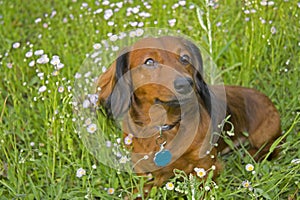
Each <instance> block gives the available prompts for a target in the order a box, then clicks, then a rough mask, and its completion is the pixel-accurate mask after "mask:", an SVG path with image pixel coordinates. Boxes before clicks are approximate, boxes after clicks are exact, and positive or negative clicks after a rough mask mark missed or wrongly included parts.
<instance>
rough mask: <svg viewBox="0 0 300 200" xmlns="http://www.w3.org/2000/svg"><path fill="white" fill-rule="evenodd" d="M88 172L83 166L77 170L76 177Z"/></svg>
mask: <svg viewBox="0 0 300 200" xmlns="http://www.w3.org/2000/svg"><path fill="white" fill-rule="evenodd" d="M85 174H86V171H85V170H84V169H82V168H79V169H78V170H77V172H76V177H78V178H81V177H82V176H84V175H85Z"/></svg>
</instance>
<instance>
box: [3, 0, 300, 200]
mask: <svg viewBox="0 0 300 200" xmlns="http://www.w3.org/2000/svg"><path fill="white" fill-rule="evenodd" d="M122 2H123V1H122ZM195 2H198V1H195ZM199 2H200V1H199ZM201 2H202V3H192V1H189V0H188V1H178V0H171V1H159V0H153V1H134V0H132V1H131V0H127V1H124V2H123V3H121V1H114V0H111V1H107V0H104V1H102V0H91V1H84V2H83V1H79V0H69V1H67V0H65V1H58V0H57V1H54V0H53V1H48V0H34V1H23V0H0V79H1V81H0V199H1V200H2V199H84V198H85V199H123V198H124V197H125V196H128V195H129V194H130V193H131V192H132V188H133V187H140V186H141V185H142V183H143V181H144V180H143V179H142V178H141V177H137V176H136V175H135V174H133V173H125V172H122V171H119V170H115V169H113V168H110V167H108V166H106V165H104V164H103V162H101V159H100V160H99V159H97V156H94V155H92V154H91V153H90V152H89V150H88V149H87V148H86V146H85V145H84V143H83V140H82V137H81V131H80V130H78V126H77V125H78V123H80V122H79V121H80V120H81V118H80V117H78V116H77V114H76V112H73V108H72V101H73V94H74V90H75V89H76V87H74V83H75V80H76V76H77V75H78V71H79V70H80V69H82V63H83V62H84V60H85V59H86V57H87V54H90V53H91V52H93V51H94V49H95V48H97V45H99V43H101V41H102V40H106V39H107V38H109V37H110V36H111V35H114V34H119V33H121V32H127V31H130V30H133V29H137V28H149V27H154V28H166V29H169V30H173V31H180V33H182V34H185V35H187V36H189V37H190V38H192V39H193V40H194V41H196V42H198V43H199V44H200V45H201V46H202V47H203V48H204V49H206V50H207V52H210V53H211V57H212V58H213V61H214V62H215V63H216V65H217V67H218V70H219V71H221V73H222V74H221V75H222V78H223V81H224V83H225V84H232V85H243V86H247V87H253V88H256V89H258V90H260V91H262V92H263V93H265V94H266V95H268V96H269V97H270V98H271V100H272V101H273V102H274V104H275V105H276V107H277V108H278V110H279V112H280V114H281V119H282V130H283V137H282V138H281V139H283V138H284V139H285V140H286V141H285V142H284V144H283V145H282V152H281V154H280V156H279V157H278V158H277V159H275V160H272V161H263V162H260V163H256V162H254V161H253V160H252V159H251V157H249V156H246V157H245V156H241V154H242V152H243V151H244V150H243V149H240V150H235V151H234V152H233V153H231V154H229V155H226V156H224V157H222V158H220V159H221V160H223V162H224V163H225V165H224V169H223V171H222V173H221V175H220V176H219V177H218V179H217V181H216V182H213V181H212V180H209V179H208V180H207V182H205V183H202V180H201V179H196V178H195V177H191V176H189V175H185V174H182V173H181V172H176V176H175V178H173V179H171V180H170V185H172V184H173V185H174V189H173V188H170V187H169V186H170V185H169V186H168V187H166V186H165V187H161V188H154V189H153V190H152V191H151V194H150V198H151V199H175V198H182V196H183V195H184V194H186V195H187V198H188V199H200V198H201V197H202V198H203V199H226V200H227V199H272V200H274V199H290V200H292V199H300V195H299V193H300V181H299V180H300V160H299V159H300V148H299V147H300V124H299V123H300V116H299V113H300V81H299V77H300V67H299V64H300V37H299V32H300V24H299V20H300V19H299V15H300V12H299V11H300V3H299V2H297V1H295V0H282V1H267V0H253V1H248V0H245V1H234V0H223V1H217V0H215V1H214V0H211V1H208V0H207V2H205V1H201ZM102 45H103V44H102ZM99 74H100V71H99ZM99 74H94V75H93V76H94V77H96V76H98V75H99ZM108 134H114V133H108ZM115 134H117V133H115ZM118 137H121V135H114V136H113V138H118ZM111 142H112V144H113V146H114V144H115V145H117V146H118V142H117V139H116V140H115V141H113V140H112V141H111ZM103 148H109V147H103ZM247 164H252V165H253V166H254V171H251V172H249V171H247V170H246V169H245V166H246V165H247ZM179 179H180V181H179ZM199 185H202V187H201V188H198V187H197V186H199Z"/></svg>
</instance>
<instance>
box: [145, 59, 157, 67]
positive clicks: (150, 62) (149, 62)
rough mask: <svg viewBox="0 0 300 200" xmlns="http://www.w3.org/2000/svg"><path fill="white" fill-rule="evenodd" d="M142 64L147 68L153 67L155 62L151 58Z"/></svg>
mask: <svg viewBox="0 0 300 200" xmlns="http://www.w3.org/2000/svg"><path fill="white" fill-rule="evenodd" d="M144 64H145V65H147V66H148V67H153V66H154V64H155V61H154V60H153V59H152V58H148V59H147V60H146V61H145V63H144Z"/></svg>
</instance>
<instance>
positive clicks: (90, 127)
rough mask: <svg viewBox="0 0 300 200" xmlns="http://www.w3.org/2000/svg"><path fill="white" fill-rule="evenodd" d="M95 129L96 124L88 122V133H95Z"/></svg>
mask: <svg viewBox="0 0 300 200" xmlns="http://www.w3.org/2000/svg"><path fill="white" fill-rule="evenodd" d="M96 130H97V125H96V124H90V125H89V126H88V127H87V131H88V132H89V133H95V131H96Z"/></svg>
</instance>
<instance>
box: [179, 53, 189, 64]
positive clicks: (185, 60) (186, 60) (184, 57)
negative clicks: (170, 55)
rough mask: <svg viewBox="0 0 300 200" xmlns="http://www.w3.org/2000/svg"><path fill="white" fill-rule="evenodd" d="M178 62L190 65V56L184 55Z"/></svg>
mask: <svg viewBox="0 0 300 200" xmlns="http://www.w3.org/2000/svg"><path fill="white" fill-rule="evenodd" d="M179 61H180V62H181V63H182V64H184V65H188V64H190V63H191V58H190V56H188V55H186V54H184V55H182V56H180V58H179Z"/></svg>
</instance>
